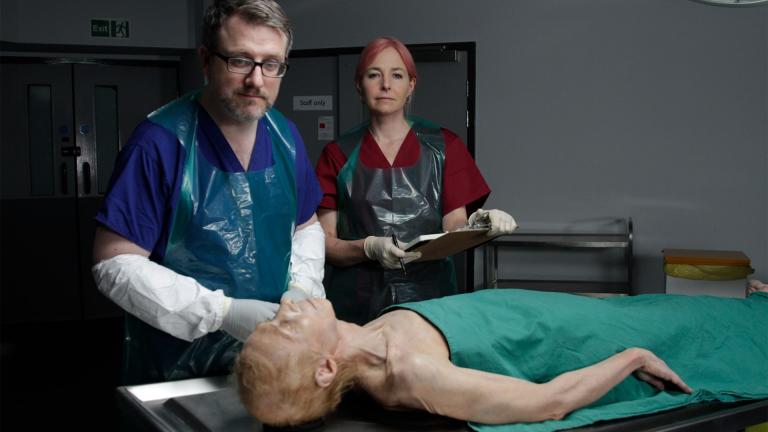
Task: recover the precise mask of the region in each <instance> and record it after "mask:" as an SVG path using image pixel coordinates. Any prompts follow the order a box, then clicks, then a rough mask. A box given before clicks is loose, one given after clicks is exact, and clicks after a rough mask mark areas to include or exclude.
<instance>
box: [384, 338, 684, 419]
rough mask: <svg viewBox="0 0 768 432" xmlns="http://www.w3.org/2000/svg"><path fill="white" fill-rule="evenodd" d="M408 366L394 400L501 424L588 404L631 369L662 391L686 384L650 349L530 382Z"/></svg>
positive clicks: (439, 365)
mask: <svg viewBox="0 0 768 432" xmlns="http://www.w3.org/2000/svg"><path fill="white" fill-rule="evenodd" d="M416 362H418V363H423V364H409V365H408V367H407V371H405V373H404V375H403V379H402V380H401V382H402V384H401V385H400V386H399V387H400V389H398V393H399V395H398V400H399V401H400V403H402V404H404V405H406V406H409V407H412V408H420V409H424V410H427V411H429V412H432V413H437V414H441V415H445V416H448V417H453V418H457V419H462V420H468V421H476V422H479V423H488V424H501V423H514V422H537V421H544V420H556V419H561V418H563V417H564V416H565V415H566V414H568V413H570V412H571V411H574V410H576V409H579V408H581V407H584V406H586V405H589V404H590V403H592V402H594V401H596V400H597V399H599V398H600V397H602V396H603V395H604V394H606V393H607V392H608V391H609V390H611V389H612V388H613V387H615V386H616V385H618V384H619V383H620V382H621V381H622V380H624V379H625V378H626V377H627V376H628V375H630V374H631V373H633V372H636V373H637V375H638V378H640V379H643V380H645V381H648V382H650V383H651V384H653V385H654V386H656V387H657V388H661V389H663V388H664V387H663V384H662V382H663V381H667V382H670V383H672V384H674V385H676V386H677V387H679V388H680V389H682V390H683V391H686V392H690V391H691V390H690V388H689V387H688V386H687V385H686V384H685V383H684V382H683V381H682V380H681V379H680V378H679V377H678V376H677V374H675V373H674V372H673V371H672V370H671V369H669V367H667V365H666V364H664V362H663V361H661V360H660V359H658V358H657V357H656V356H655V355H654V354H653V353H651V352H650V351H647V350H644V349H639V348H631V349H628V350H625V351H623V352H621V353H618V354H616V355H613V356H611V357H609V358H608V359H606V360H603V361H601V362H599V363H596V364H594V365H591V366H588V367H585V368H582V369H578V370H575V371H570V372H566V373H564V374H562V375H559V376H558V377H556V378H554V379H553V380H551V381H549V382H547V383H543V384H535V383H531V382H528V381H525V380H521V379H517V378H512V377H507V376H502V375H497V374H491V373H487V372H483V371H478V370H474V369H466V368H460V367H457V366H454V365H453V364H451V363H450V362H449V361H448V360H447V359H446V360H444V361H438V362H435V361H434V359H433V358H431V357H430V358H425V359H424V360H416Z"/></svg>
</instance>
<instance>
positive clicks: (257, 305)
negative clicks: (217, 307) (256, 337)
mask: <svg viewBox="0 0 768 432" xmlns="http://www.w3.org/2000/svg"><path fill="white" fill-rule="evenodd" d="M279 307H280V305H279V304H277V303H270V302H265V301H261V300H251V299H236V298H233V299H232V302H231V303H230V305H229V311H228V312H227V314H226V315H224V322H222V323H221V329H222V330H224V331H225V332H227V333H229V335H230V336H232V337H233V338H235V339H237V340H239V341H241V342H245V340H246V339H248V336H249V335H250V334H251V332H253V329H255V328H256V325H257V324H258V323H260V322H262V321H266V320H271V319H272V318H274V317H275V313H277V308H279Z"/></svg>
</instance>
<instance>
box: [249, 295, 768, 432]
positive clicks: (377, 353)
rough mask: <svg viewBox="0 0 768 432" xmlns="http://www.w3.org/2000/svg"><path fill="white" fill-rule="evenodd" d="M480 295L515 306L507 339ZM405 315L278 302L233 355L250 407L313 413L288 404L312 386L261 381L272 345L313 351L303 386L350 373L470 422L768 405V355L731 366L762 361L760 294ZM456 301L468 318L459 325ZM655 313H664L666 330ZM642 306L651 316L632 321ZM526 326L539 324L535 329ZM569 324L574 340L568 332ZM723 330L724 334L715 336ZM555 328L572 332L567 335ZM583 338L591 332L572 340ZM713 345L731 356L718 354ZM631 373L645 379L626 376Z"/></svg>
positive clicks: (470, 300)
mask: <svg viewBox="0 0 768 432" xmlns="http://www.w3.org/2000/svg"><path fill="white" fill-rule="evenodd" d="M507 296H512V297H508V298H505V297H507ZM483 297H486V298H485V299H483ZM478 299H479V300H480V303H483V302H485V303H486V304H499V305H501V306H500V307H499V310H503V309H508V310H509V317H510V318H511V319H509V320H508V323H509V324H508V327H506V331H507V332H508V333H510V335H511V336H510V337H506V336H504V333H505V327H504V326H499V325H498V324H499V323H498V321H499V320H495V321H494V319H493V318H491V319H490V321H483V318H478V317H482V316H485V315H484V313H485V312H486V311H484V309H486V308H484V307H476V304H480V303H478V302H477V301H476V300H478ZM516 302H517V303H522V304H521V307H520V310H516V309H514V308H510V307H509V305H511V304H514V303H516ZM536 303H539V306H538V309H537V310H536V311H534V312H533V314H537V313H539V311H540V310H544V309H547V308H550V309H553V310H554V311H556V312H555V313H557V311H559V310H562V309H558V308H557V307H556V306H555V307H553V305H557V304H563V305H567V306H568V309H570V310H572V313H571V314H570V316H568V317H565V318H564V319H563V320H561V321H560V322H556V323H554V324H553V325H551V326H550V325H548V323H547V319H549V318H551V316H547V317H546V319H542V320H540V321H535V319H533V318H531V316H527V315H525V310H528V309H530V308H531V307H536V306H535V305H536ZM422 306H423V307H422ZM574 306H578V307H574ZM593 306H594V307H597V308H602V309H604V310H605V311H606V313H607V314H608V315H610V316H611V317H612V318H615V317H620V316H621V315H625V316H626V317H627V318H626V319H624V320H622V321H621V322H617V323H616V324H615V328H614V329H613V331H609V330H610V329H607V328H606V331H605V332H600V333H597V334H596V332H595V330H594V329H595V328H601V327H603V328H604V327H605V325H604V323H603V322H601V321H600V317H599V316H596V315H595V314H594V313H593V312H594V311H593V310H590V308H592V307H593ZM398 307H406V308H409V309H413V310H414V311H416V312H414V311H411V310H403V309H396V310H392V311H390V312H388V313H386V314H384V315H382V316H381V317H379V318H377V319H376V320H374V321H372V322H370V323H369V324H367V325H366V326H365V327H359V326H356V325H353V324H349V323H345V322H343V321H337V320H336V319H335V317H334V316H333V311H332V308H331V306H330V304H328V303H327V302H324V301H321V300H312V301H310V302H301V303H290V302H284V303H283V304H282V305H281V309H280V310H279V311H278V314H277V316H276V318H275V320H273V321H270V322H267V323H263V324H261V325H260V326H259V327H257V329H256V331H255V332H254V333H253V334H252V335H251V337H250V338H249V339H248V341H247V343H246V346H245V348H244V350H243V352H242V353H241V355H240V359H239V360H238V367H237V370H238V373H239V375H240V383H241V395H242V396H243V400H244V403H245V404H246V407H247V408H248V409H249V410H250V412H251V413H252V414H254V415H255V416H256V417H258V418H259V419H260V420H262V421H264V422H266V423H276V424H285V423H301V422H303V421H307V420H311V419H312V418H311V417H309V418H308V417H306V415H307V412H308V411H307V409H306V408H303V409H301V410H297V411H293V410H292V409H291V407H292V405H291V403H292V401H293V399H295V398H296V396H297V394H301V393H302V392H303V391H305V390H306V389H305V388H297V387H293V388H291V389H290V391H287V392H285V393H284V395H285V398H284V399H281V397H283V396H282V394H281V391H282V390H283V389H282V388H281V384H277V385H272V384H275V383H271V382H270V381H271V379H270V378H269V377H268V376H264V375H261V376H259V373H258V372H256V371H257V370H258V367H252V366H253V364H252V362H253V360H254V359H255V358H258V357H261V358H262V359H265V360H266V359H271V361H273V362H279V361H280V360H279V359H277V358H271V357H270V355H277V350H274V346H276V345H280V346H281V348H283V349H282V350H280V351H281V353H280V354H279V355H282V356H287V357H290V356H296V355H299V353H301V352H302V350H307V349H309V350H311V351H312V352H314V353H317V354H316V356H314V357H312V360H311V362H310V363H309V366H310V368H311V373H308V374H307V375H306V378H304V379H305V380H306V382H307V384H308V387H309V388H310V390H315V389H318V388H319V389H322V388H330V387H332V386H333V385H334V380H335V379H336V376H338V375H343V372H345V371H349V370H352V371H353V374H352V378H351V384H352V385H355V386H357V387H360V388H362V389H364V390H365V391H367V392H369V393H370V394H371V395H372V396H373V397H374V398H375V399H377V400H378V401H379V402H380V403H381V404H383V405H384V406H387V407H400V408H402V407H405V408H415V409H422V410H426V411H429V412H432V413H437V414H441V415H445V416H449V417H454V418H458V419H465V420H468V421H470V422H474V423H473V424H472V425H473V427H476V428H481V427H484V426H483V424H503V423H518V422H542V421H547V420H558V419H562V418H563V417H564V416H566V415H568V414H569V413H571V412H572V411H574V410H577V409H579V408H582V407H586V408H585V409H582V410H579V411H577V412H576V413H573V414H571V415H568V417H566V418H565V419H564V420H563V421H561V422H557V421H551V422H546V423H540V425H543V426H541V427H540V428H537V429H535V430H555V429H558V428H563V427H574V426H578V425H584V424H589V423H592V422H594V421H597V420H602V419H610V418H617V417H626V416H630V415H639V414H644V413H649V412H655V411H660V410H663V409H670V408H674V407H677V406H682V405H685V404H688V403H693V402H699V401H703V400H714V399H717V400H722V401H733V400H738V399H742V398H760V397H768V384H767V383H768V380H766V379H761V378H768V376H766V372H765V368H764V367H763V366H761V365H763V364H764V363H765V360H766V358H762V359H761V358H758V359H752V361H750V362H746V363H748V364H747V365H746V366H745V362H743V361H742V362H738V361H733V358H734V357H736V358H740V357H744V356H745V355H748V356H750V357H755V356H757V357H766V353H768V340H766V338H764V337H762V336H764V334H762V333H760V332H759V331H758V330H756V328H765V326H766V325H768V294H766V293H762V292H758V293H757V294H755V295H752V296H750V298H748V299H746V300H735V299H718V298H712V297H700V298H699V297H684V296H663V295H662V296H636V297H627V298H619V299H617V301H611V302H606V301H605V300H597V299H591V298H584V297H579V296H572V295H568V294H555V293H535V292H527V291H522V290H485V291H481V292H478V293H473V294H467V295H462V296H452V297H446V298H443V299H438V300H430V301H425V302H418V303H411V304H406V305H400V306H398ZM462 307H463V308H464V310H465V311H466V312H467V313H466V314H463V315H462V316H461V317H460V319H457V318H455V316H456V311H457V310H460V309H462ZM665 308H666V309H665ZM670 308H671V309H675V310H681V312H684V315H683V318H682V319H678V320H675V319H674V317H672V316H669V314H668V311H669V309H670ZM490 309H493V307H491V308H490ZM611 310H612V311H611ZM633 311H634V312H633ZM654 311H656V312H658V313H659V314H665V315H664V316H668V317H669V319H666V320H663V321H661V322H659V320H658V319H657V318H658V317H654V315H653V314H654V313H655V312H654ZM635 312H640V313H641V314H642V315H644V316H647V317H649V321H648V322H642V320H640V321H638V320H637V317H636V315H635ZM490 315H493V313H491V314H490ZM497 315H498V314H497ZM574 320H580V321H574ZM528 322H531V323H533V325H531V326H527V323H528ZM453 323H459V324H455V325H454V324H453ZM702 325H703V326H704V327H703V328H702V330H701V331H700V332H692V331H690V328H691V326H694V327H695V326H702ZM492 327H496V328H492ZM499 327H500V328H499ZM569 327H570V328H573V329H575V330H574V331H575V332H574V333H567V332H568V330H567V329H568V328H569ZM461 328H466V329H467V330H464V331H465V332H466V334H464V335H461V334H457V333H460V332H461V331H462V330H458V329H461ZM718 328H720V329H722V330H721V331H720V334H717V333H716V332H715V333H713V332H712V331H711V330H712V329H718ZM579 329H583V330H579ZM558 332H565V333H567V334H565V335H564V336H563V337H559V336H558V335H557V333H558ZM729 332H733V333H734V334H729ZM484 333H488V334H490V336H485V335H484ZM529 334H530V337H528V336H527V335H529ZM578 334H582V335H585V336H584V337H582V338H581V339H578V340H570V339H572V338H573V337H577V336H576V335H578ZM473 335H474V336H475V337H473ZM586 335H591V336H586ZM761 335H762V336H761ZM489 337H490V338H492V339H493V341H497V342H496V343H494V342H493V341H490V340H489ZM550 340H551V341H552V343H551V344H548V343H549V342H548V341H550ZM564 340H570V344H568V345H566V344H565V343H564V342H563V341H564ZM633 342H636V343H638V344H643V345H645V346H646V347H653V349H654V350H655V349H659V350H662V351H664V355H665V358H669V359H671V360H674V364H673V366H674V367H675V369H679V370H682V371H684V372H685V375H684V377H685V381H687V382H689V383H692V384H693V385H694V388H695V391H693V392H692V389H691V388H690V387H688V385H687V384H686V383H685V382H684V381H683V379H681V378H680V377H679V376H678V375H677V374H676V373H675V372H674V371H673V370H672V369H671V368H670V367H668V366H667V365H666V363H665V362H664V361H662V360H660V359H659V358H658V357H657V356H656V355H655V354H653V353H652V352H651V351H649V350H648V349H645V347H643V348H639V347H637V346H638V345H625V343H633ZM712 345H716V346H720V347H725V348H724V349H723V350H722V351H723V352H719V351H717V350H716V349H713V346H712ZM617 347H621V348H617ZM270 348H271V349H270ZM537 350H538V351H537ZM544 351H548V354H549V355H546V354H542V353H543V352H544ZM593 359H597V360H593ZM718 359H720V360H718ZM704 365H709V368H707V367H706V366H704ZM710 369H711V370H712V372H711V373H708V371H709V370H710ZM633 374H634V376H635V378H637V379H634V378H630V379H627V378H628V377H629V376H630V375H633ZM646 383H649V384H650V385H648V384H646ZM260 390H261V392H260ZM658 390H665V391H663V392H658ZM689 393H690V394H689ZM315 398H316V397H315ZM278 406H279V407H280V409H273V408H274V407H278ZM330 409H331V408H330V407H329V408H327V409H326V411H328V410H330ZM310 415H311V414H310ZM302 416H304V417H302ZM317 416H318V415H315V417H317Z"/></svg>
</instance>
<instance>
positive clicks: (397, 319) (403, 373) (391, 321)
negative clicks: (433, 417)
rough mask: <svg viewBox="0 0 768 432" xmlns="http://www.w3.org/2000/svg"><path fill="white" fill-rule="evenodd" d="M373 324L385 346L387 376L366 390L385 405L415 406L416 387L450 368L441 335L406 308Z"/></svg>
mask: <svg viewBox="0 0 768 432" xmlns="http://www.w3.org/2000/svg"><path fill="white" fill-rule="evenodd" d="M376 321H377V322H378V325H381V326H382V331H383V332H384V335H385V338H386V343H387V358H386V368H385V370H386V375H385V377H382V378H381V379H380V380H379V382H377V383H373V382H372V383H370V384H371V388H369V389H368V390H369V392H370V393H371V394H372V395H373V396H374V397H376V398H377V399H378V400H379V401H380V402H381V403H382V404H384V405H386V406H390V407H393V406H408V407H412V408H413V407H416V406H414V404H415V403H417V402H418V399H417V395H418V391H419V387H420V386H423V385H425V384H426V383H429V382H430V380H432V379H439V376H440V375H441V374H440V372H439V371H440V370H441V369H442V368H444V367H450V366H451V363H450V359H449V356H448V348H447V345H446V343H445V340H444V339H443V336H442V333H440V332H439V331H438V330H437V329H436V328H435V327H434V326H432V324H430V323H429V321H427V320H425V319H424V318H423V317H422V316H421V315H419V314H418V313H416V312H413V311H411V310H408V309H395V310H392V311H390V312H388V313H386V314H385V315H382V316H381V317H379V318H378V319H377V320H376ZM417 408H421V407H417Z"/></svg>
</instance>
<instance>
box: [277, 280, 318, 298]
mask: <svg viewBox="0 0 768 432" xmlns="http://www.w3.org/2000/svg"><path fill="white" fill-rule="evenodd" d="M310 297H311V296H310V295H309V293H307V291H306V290H305V289H304V288H303V287H302V286H301V285H299V284H297V283H296V282H291V283H290V284H288V290H287V291H285V292H284V293H283V296H282V297H280V301H281V302H282V301H283V300H290V301H292V302H294V303H296V302H300V301H304V300H309V298H310Z"/></svg>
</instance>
